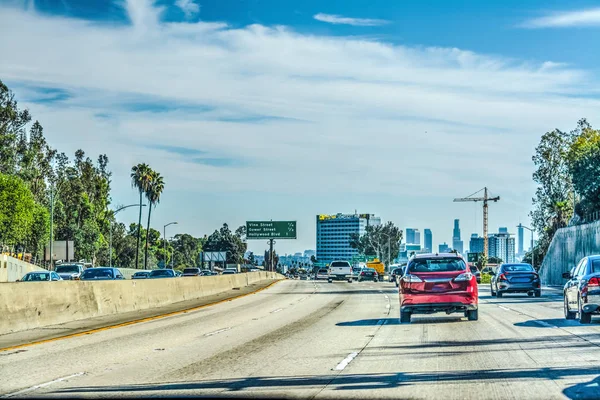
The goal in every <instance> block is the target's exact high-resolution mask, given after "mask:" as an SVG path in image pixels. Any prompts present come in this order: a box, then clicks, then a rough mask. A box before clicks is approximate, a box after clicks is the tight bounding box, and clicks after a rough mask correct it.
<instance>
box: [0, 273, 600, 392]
mask: <svg viewBox="0 0 600 400" xmlns="http://www.w3.org/2000/svg"><path fill="white" fill-rule="evenodd" d="M398 315H399V305H398V294H397V289H396V288H395V286H394V284H392V283H387V282H382V283H375V282H361V283H356V282H354V283H347V282H334V283H327V282H326V281H316V282H315V281H297V280H293V281H292V280H286V281H281V282H279V283H277V284H275V285H274V286H272V287H270V288H268V289H266V290H264V291H262V292H260V293H257V294H255V295H251V296H246V297H243V298H240V299H236V300H232V301H230V302H225V303H220V304H217V305H214V306H209V307H206V308H202V309H199V310H197V311H192V312H189V313H184V314H179V315H174V316H170V317H166V318H162V319H157V320H152V321H147V322H141V323H138V324H134V325H128V326H122V327H118V328H114V329H108V330H103V331H99V332H96V333H93V334H90V335H83V336H77V337H71V338H66V339H59V340H55V341H52V342H48V343H42V344H39V345H34V346H30V347H26V348H22V349H16V350H10V351H4V352H0V397H2V395H4V396H9V397H13V398H19V397H32V396H34V397H59V398H63V397H94V398H95V397H140V396H152V397H170V396H209V397H220V396H223V397H229V398H231V397H240V398H257V397H263V398H264V397H273V398H275V397H276V398H281V397H286V398H311V399H312V398H317V399H321V398H366V399H369V398H444V399H468V398H477V399H523V398H530V399H564V398H573V399H575V398H600V389H599V383H600V318H599V319H598V320H596V321H594V322H593V323H592V324H590V325H580V324H579V323H578V322H576V321H566V320H565V319H564V318H563V315H562V297H561V294H560V291H559V290H555V289H549V288H548V289H547V290H545V291H544V293H543V294H542V297H541V298H530V297H527V296H523V295H506V296H504V297H503V298H501V299H497V298H492V297H491V296H490V294H489V290H488V288H487V287H486V285H482V287H481V289H480V313H479V321H471V322H469V321H467V320H466V318H461V317H460V315H459V314H452V315H449V316H448V315H445V314H434V315H429V316H413V322H412V323H411V324H402V325H400V324H399V323H398Z"/></svg>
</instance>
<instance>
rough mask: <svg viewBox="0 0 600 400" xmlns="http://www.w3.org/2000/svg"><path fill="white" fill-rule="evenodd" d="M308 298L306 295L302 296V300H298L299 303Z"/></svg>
mask: <svg viewBox="0 0 600 400" xmlns="http://www.w3.org/2000/svg"><path fill="white" fill-rule="evenodd" d="M304 300H306V297H303V298H301V299H300V300H298V303H300V302H301V301H304Z"/></svg>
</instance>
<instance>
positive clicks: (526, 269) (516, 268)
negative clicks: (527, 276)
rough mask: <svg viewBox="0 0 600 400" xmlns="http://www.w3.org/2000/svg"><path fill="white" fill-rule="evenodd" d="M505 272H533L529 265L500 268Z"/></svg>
mask: <svg viewBox="0 0 600 400" xmlns="http://www.w3.org/2000/svg"><path fill="white" fill-rule="evenodd" d="M502 269H503V270H504V271H505V272H533V271H534V269H533V267H532V266H531V265H529V264H518V265H505V266H503V267H502Z"/></svg>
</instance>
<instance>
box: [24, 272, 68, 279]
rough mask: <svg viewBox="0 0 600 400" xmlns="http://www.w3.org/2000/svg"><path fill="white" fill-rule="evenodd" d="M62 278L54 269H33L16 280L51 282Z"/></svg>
mask: <svg viewBox="0 0 600 400" xmlns="http://www.w3.org/2000/svg"><path fill="white" fill-rule="evenodd" d="M62 280H63V279H62V278H61V277H60V276H59V275H58V274H57V273H56V272H54V271H34V272H28V273H26V274H25V275H24V276H23V278H21V279H19V280H17V282H52V281H62Z"/></svg>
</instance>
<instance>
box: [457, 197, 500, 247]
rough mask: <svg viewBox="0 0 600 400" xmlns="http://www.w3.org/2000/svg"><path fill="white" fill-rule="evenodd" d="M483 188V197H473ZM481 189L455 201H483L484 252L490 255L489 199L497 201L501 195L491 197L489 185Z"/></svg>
mask: <svg viewBox="0 0 600 400" xmlns="http://www.w3.org/2000/svg"><path fill="white" fill-rule="evenodd" d="M481 190H483V197H473V196H474V195H476V194H477V193H479V192H481ZM481 190H478V191H477V192H475V193H473V194H472V195H470V196H467V197H463V198H458V199H454V201H455V202H462V201H475V202H477V201H483V254H484V255H485V256H486V257H487V256H488V201H493V202H494V203H495V202H497V201H498V200H500V196H496V197H489V196H488V189H487V187H484V188H483V189H481Z"/></svg>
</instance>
